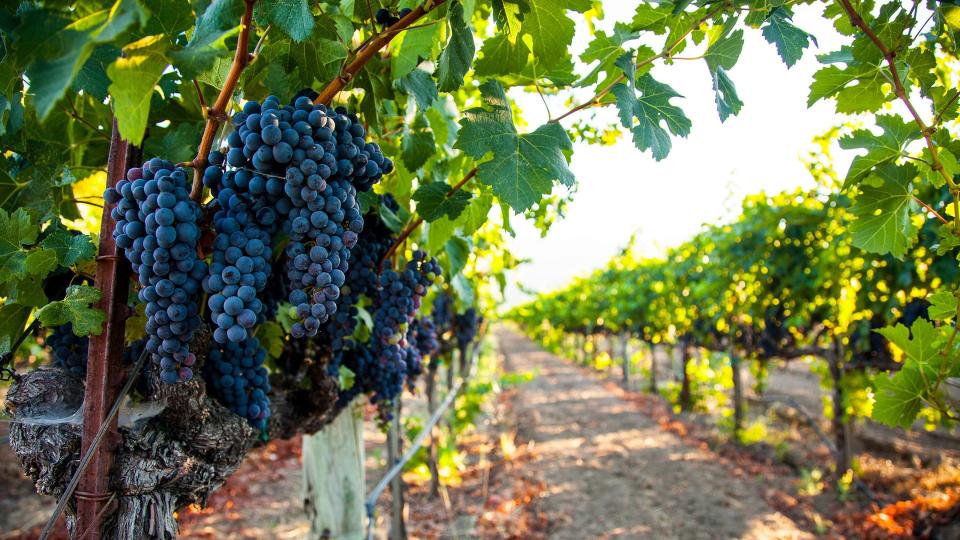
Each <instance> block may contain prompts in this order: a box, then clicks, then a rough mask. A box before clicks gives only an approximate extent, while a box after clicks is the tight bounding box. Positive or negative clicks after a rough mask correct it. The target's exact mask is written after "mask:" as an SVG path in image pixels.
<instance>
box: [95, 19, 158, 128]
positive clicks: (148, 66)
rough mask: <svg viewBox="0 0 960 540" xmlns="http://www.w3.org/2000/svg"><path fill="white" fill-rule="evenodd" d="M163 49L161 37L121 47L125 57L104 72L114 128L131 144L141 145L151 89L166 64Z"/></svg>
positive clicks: (118, 59)
mask: <svg viewBox="0 0 960 540" xmlns="http://www.w3.org/2000/svg"><path fill="white" fill-rule="evenodd" d="M166 47H167V43H166V41H165V40H163V36H161V35H155V36H148V37H145V38H142V39H140V40H138V41H135V42H133V43H131V44H129V45H127V46H126V47H124V48H123V52H124V55H125V56H124V57H122V58H117V59H116V60H115V61H114V62H113V63H112V64H110V67H108V68H107V74H108V75H109V76H110V80H111V81H112V83H111V84H110V94H111V95H112V96H113V107H114V114H115V116H116V119H117V127H118V129H119V130H120V135H122V136H123V138H124V139H126V140H128V141H130V142H131V143H133V144H140V142H141V141H143V134H144V131H145V130H146V128H147V118H148V116H149V115H150V98H151V96H153V89H154V87H155V86H156V85H157V82H159V81H160V76H161V75H162V74H163V70H164V69H166V67H167V65H168V64H169V62H168V61H167V58H166V56H164V52H165V51H166Z"/></svg>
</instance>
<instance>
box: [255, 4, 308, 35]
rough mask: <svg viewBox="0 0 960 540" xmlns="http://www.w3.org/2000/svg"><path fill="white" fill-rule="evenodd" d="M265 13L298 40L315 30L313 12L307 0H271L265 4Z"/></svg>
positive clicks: (269, 19)
mask: <svg viewBox="0 0 960 540" xmlns="http://www.w3.org/2000/svg"><path fill="white" fill-rule="evenodd" d="M263 9H264V15H265V16H266V18H267V20H268V21H270V24H273V25H275V26H276V27H277V28H279V29H280V30H282V31H283V32H284V33H285V34H287V35H288V36H290V38H291V39H293V40H294V41H296V42H298V43H299V42H301V41H303V40H305V39H307V38H308V37H310V34H311V33H312V32H313V14H312V13H310V7H309V6H308V5H307V0H271V1H270V2H265V3H264V4H263Z"/></svg>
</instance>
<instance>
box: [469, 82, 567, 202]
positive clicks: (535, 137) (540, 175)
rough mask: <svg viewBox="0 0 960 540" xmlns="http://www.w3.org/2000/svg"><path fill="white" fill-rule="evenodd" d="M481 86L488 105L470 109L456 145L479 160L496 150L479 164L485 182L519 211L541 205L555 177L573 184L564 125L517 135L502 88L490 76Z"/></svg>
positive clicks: (557, 179) (546, 126)
mask: <svg viewBox="0 0 960 540" xmlns="http://www.w3.org/2000/svg"><path fill="white" fill-rule="evenodd" d="M480 90H481V94H482V95H483V98H484V105H485V106H486V107H485V108H474V109H470V110H468V111H466V113H465V114H464V118H463V119H462V120H461V122H460V125H461V128H460V133H459V134H458V137H457V143H456V145H455V146H456V148H459V149H460V150H463V151H464V152H466V153H467V154H469V155H470V156H472V157H473V158H474V159H477V160H479V159H481V158H483V157H484V156H486V155H487V154H490V153H492V155H493V159H490V160H487V161H484V162H483V163H482V164H480V167H479V172H478V178H479V179H480V181H481V182H483V183H484V184H486V185H488V186H491V187H492V188H493V192H494V194H496V196H497V197H499V198H500V199H501V200H502V201H504V202H506V203H507V204H509V205H510V207H511V208H513V209H514V210H515V211H517V212H523V211H524V210H526V209H527V208H530V207H531V206H533V205H534V204H536V203H537V202H538V201H539V200H540V198H541V197H542V196H543V195H544V194H546V193H549V192H550V191H551V189H553V183H554V182H555V181H557V182H560V183H562V184H564V185H568V186H569V185H572V184H573V182H574V177H573V173H572V172H571V171H570V169H569V168H568V167H567V158H566V155H565V153H567V152H570V151H572V149H573V144H572V143H571V142H570V137H569V136H568V135H567V132H566V131H565V130H564V129H563V127H561V126H560V125H559V124H549V123H548V124H544V125H542V126H540V127H539V128H537V129H536V131H534V132H533V133H527V134H523V135H521V134H518V133H517V131H516V128H515V127H514V125H513V116H512V112H511V109H510V103H509V101H508V100H507V96H506V94H504V92H503V87H502V86H500V84H499V83H497V82H495V81H488V82H486V83H484V84H483V85H481V87H480Z"/></svg>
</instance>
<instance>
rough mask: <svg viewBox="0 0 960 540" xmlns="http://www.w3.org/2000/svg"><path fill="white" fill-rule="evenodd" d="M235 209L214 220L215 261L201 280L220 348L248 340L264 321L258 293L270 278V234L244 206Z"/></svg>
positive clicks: (239, 205)
mask: <svg viewBox="0 0 960 540" xmlns="http://www.w3.org/2000/svg"><path fill="white" fill-rule="evenodd" d="M224 193H225V192H221V195H223V194H224ZM228 204H231V203H228ZM232 204H233V206H232V207H230V208H229V209H224V210H218V211H217V213H216V214H215V215H214V218H213V223H214V228H215V229H216V231H217V235H216V238H215V240H214V243H213V259H212V261H211V263H210V271H209V274H208V275H207V276H206V277H205V278H204V280H203V288H204V290H205V291H206V292H207V293H208V294H209V295H210V296H209V297H208V299H207V307H209V308H210V317H211V320H213V322H214V323H215V324H216V326H217V328H216V329H215V330H214V331H213V340H214V341H216V342H217V343H219V344H221V345H222V344H225V343H227V342H232V343H239V342H242V341H246V340H247V339H248V338H249V337H250V336H251V335H252V333H251V332H252V329H253V327H254V325H256V324H257V323H258V322H260V321H261V320H263V319H264V318H265V317H264V313H263V311H264V309H263V303H262V302H261V300H260V299H259V298H257V294H258V293H259V292H260V291H262V290H263V289H264V288H265V287H266V285H267V279H268V278H269V276H270V261H269V258H270V253H271V251H270V249H271V248H270V246H271V239H270V234H269V233H268V232H267V231H266V230H264V229H263V228H262V227H261V224H260V223H258V222H257V221H256V219H255V218H254V216H253V214H252V213H251V212H250V211H249V208H248V207H247V205H246V203H245V202H242V201H234V202H233V203H232Z"/></svg>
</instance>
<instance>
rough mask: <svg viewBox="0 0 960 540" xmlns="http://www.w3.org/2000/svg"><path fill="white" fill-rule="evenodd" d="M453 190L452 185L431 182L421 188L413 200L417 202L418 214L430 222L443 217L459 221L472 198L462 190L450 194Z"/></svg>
mask: <svg viewBox="0 0 960 540" xmlns="http://www.w3.org/2000/svg"><path fill="white" fill-rule="evenodd" d="M451 189H452V188H451V187H450V185H448V184H446V183H444V182H430V183H429V184H423V185H422V186H420V188H419V189H417V191H416V193H414V194H413V200H414V201H416V202H417V213H418V214H420V216H421V217H423V219H425V220H427V221H428V222H430V221H436V220H437V219H440V218H441V217H443V216H447V217H448V218H450V219H457V217H458V216H459V215H460V213H461V212H463V210H464V209H465V208H466V207H467V204H469V203H470V198H471V196H470V193H469V192H466V191H463V190H462V189H460V190H457V191H454V192H453V193H450V190H451Z"/></svg>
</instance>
